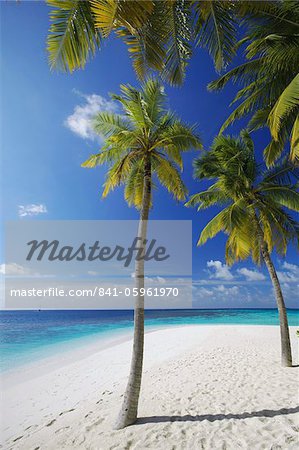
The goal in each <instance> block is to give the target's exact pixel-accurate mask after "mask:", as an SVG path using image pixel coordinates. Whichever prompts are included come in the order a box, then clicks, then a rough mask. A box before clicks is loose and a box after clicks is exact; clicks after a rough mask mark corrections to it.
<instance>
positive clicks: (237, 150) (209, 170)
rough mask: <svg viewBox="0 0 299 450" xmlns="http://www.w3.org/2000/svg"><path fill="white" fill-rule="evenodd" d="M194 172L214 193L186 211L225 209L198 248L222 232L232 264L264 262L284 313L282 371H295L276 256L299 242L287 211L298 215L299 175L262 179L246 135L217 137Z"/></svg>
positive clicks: (285, 170)
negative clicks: (286, 368) (291, 368)
mask: <svg viewBox="0 0 299 450" xmlns="http://www.w3.org/2000/svg"><path fill="white" fill-rule="evenodd" d="M194 166H195V176H196V177H198V178H208V179H211V180H215V181H214V183H213V184H212V185H211V186H210V187H209V189H207V190H205V191H202V192H199V193H198V194H195V195H193V196H192V197H191V199H190V200H189V202H188V203H187V206H196V205H198V209H199V210H201V209H203V208H207V207H209V206H212V205H216V206H217V205H221V206H222V209H221V211H220V212H219V213H218V214H217V215H216V216H215V217H214V218H213V219H212V220H211V221H210V222H209V223H208V224H207V225H206V226H205V228H204V229H203V230H202V232H201V234H200V238H199V241H198V245H202V244H204V243H205V242H206V241H207V240H208V239H210V238H213V237H214V236H216V235H217V234H218V233H219V232H221V231H223V232H224V233H226V234H227V235H228V238H227V242H226V261H227V263H228V264H232V263H234V262H235V261H238V260H243V259H246V258H248V257H249V256H250V255H251V257H252V260H253V261H254V262H255V263H256V264H260V263H261V262H262V261H264V263H265V265H266V267H267V269H268V272H269V276H270V278H271V281H272V284H273V288H274V291H275V295H276V301H277V307H278V311H279V318H280V335H281V360H282V365H283V366H291V365H292V355H291V345H290V338H289V329H288V320H287V313H286V307H285V303H284V298H283V294H282V290H281V286H280V282H279V279H278V276H277V273H276V270H275V267H274V264H273V261H272V259H271V252H272V250H273V249H274V248H275V249H276V251H277V252H278V253H279V254H282V255H285V253H286V250H287V245H288V243H289V242H290V241H292V240H294V241H297V242H299V224H298V222H296V221H295V220H294V219H293V218H292V217H291V215H290V214H289V213H288V211H287V209H288V210H291V211H299V193H298V189H297V188H298V186H297V185H296V184H295V182H294V176H295V178H296V177H298V173H297V172H296V169H294V168H293V167H292V166H290V163H289V162H287V161H286V162H284V163H283V164H281V165H280V166H277V167H276V168H274V169H272V170H268V171H266V172H264V173H262V172H261V170H260V166H259V165H258V164H257V162H256V160H255V157H254V145H253V142H252V140H251V138H250V137H249V134H248V132H246V131H243V132H242V134H241V137H240V138H235V137H229V136H224V135H219V136H217V137H216V138H215V140H214V142H213V145H212V148H211V151H209V152H205V153H203V154H202V156H201V157H199V158H198V159H197V160H195V163H194Z"/></svg>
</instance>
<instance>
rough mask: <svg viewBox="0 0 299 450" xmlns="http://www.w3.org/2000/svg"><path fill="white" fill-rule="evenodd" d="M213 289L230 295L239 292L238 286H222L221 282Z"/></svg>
mask: <svg viewBox="0 0 299 450" xmlns="http://www.w3.org/2000/svg"><path fill="white" fill-rule="evenodd" d="M214 291H215V292H221V293H223V294H224V295H231V296H234V295H237V294H239V288H238V286H232V287H227V286H224V285H223V284H221V285H220V286H217V287H215V288H214Z"/></svg>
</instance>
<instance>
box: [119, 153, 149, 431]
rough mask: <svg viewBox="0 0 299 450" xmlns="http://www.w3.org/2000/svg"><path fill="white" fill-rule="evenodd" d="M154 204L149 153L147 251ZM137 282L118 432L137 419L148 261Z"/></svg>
mask: <svg viewBox="0 0 299 450" xmlns="http://www.w3.org/2000/svg"><path fill="white" fill-rule="evenodd" d="M150 202H151V161H150V156H149V154H148V155H147V157H146V161H145V166H144V186H143V196H142V207H141V211H140V219H139V226H138V238H140V240H139V245H140V248H141V249H142V251H143V252H145V245H144V240H145V239H146V236H147V221H148V216H149V209H150ZM135 280H136V288H137V289H138V296H136V297H135V310H134V338H133V352H132V360H131V368H130V374H129V379H128V384H127V388H126V391H125V394H124V400H123V404H122V408H121V411H120V414H119V416H118V420H117V422H116V426H115V429H117V430H119V429H121V428H124V427H126V426H128V425H131V424H133V423H134V422H135V421H136V419H137V411H138V400H139V393H140V387H141V377H142V366H143V347H144V296H142V295H140V289H141V288H144V259H139V260H138V261H135Z"/></svg>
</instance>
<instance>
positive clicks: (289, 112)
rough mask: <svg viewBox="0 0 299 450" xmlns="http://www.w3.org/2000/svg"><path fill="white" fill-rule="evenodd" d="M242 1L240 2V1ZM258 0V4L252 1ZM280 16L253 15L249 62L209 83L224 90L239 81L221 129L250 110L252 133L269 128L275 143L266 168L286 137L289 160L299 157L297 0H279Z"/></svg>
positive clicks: (266, 155) (268, 151)
mask: <svg viewBox="0 0 299 450" xmlns="http://www.w3.org/2000/svg"><path fill="white" fill-rule="evenodd" d="M241 3H242V2H241ZM252 3H255V2H252ZM279 11H280V13H279V17H278V18H277V17H275V15H274V17H272V16H271V15H270V16H264V17H263V19H262V20H261V19H260V20H258V19H257V18H256V17H255V16H254V15H252V16H250V17H249V18H248V21H247V26H248V28H249V33H248V36H246V38H244V39H242V41H241V42H240V44H241V43H243V42H248V41H249V44H248V46H247V48H246V52H247V58H248V60H249V61H248V62H246V63H244V64H242V65H240V66H238V67H235V68H234V69H232V70H230V71H229V72H227V73H226V74H224V75H223V76H222V77H220V78H219V79H218V80H216V81H214V82H212V83H210V85H209V88H210V89H212V90H213V89H217V90H218V89H222V88H223V87H224V86H225V85H226V83H227V82H228V81H230V80H232V81H233V82H238V83H239V84H241V86H242V89H241V90H239V92H238V93H237V95H236V97H235V99H234V100H233V102H232V104H234V103H236V102H237V101H240V104H239V105H238V106H237V108H236V109H235V110H234V111H233V112H232V113H231V114H230V116H229V117H228V119H227V120H226V121H225V123H224V124H223V126H222V128H221V130H220V132H223V131H224V130H225V128H226V127H228V126H229V125H230V124H231V123H233V122H234V121H235V120H236V119H239V118H241V117H243V116H246V115H248V114H251V115H252V118H251V120H250V122H249V125H248V128H249V130H250V131H253V130H255V129H257V128H260V127H263V126H269V128H270V131H271V135H272V141H271V142H270V144H269V145H268V146H267V147H266V149H265V152H264V154H265V160H266V163H267V165H268V166H270V165H273V163H274V162H275V161H276V160H277V159H278V158H279V157H280V156H281V153H282V151H283V149H284V147H285V144H286V142H287V140H288V139H290V141H291V147H290V159H291V160H292V161H296V160H297V162H298V159H299V73H298V67H299V3H298V2H297V1H293V0H288V1H284V2H281V5H280V7H279Z"/></svg>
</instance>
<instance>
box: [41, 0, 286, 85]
mask: <svg viewBox="0 0 299 450" xmlns="http://www.w3.org/2000/svg"><path fill="white" fill-rule="evenodd" d="M47 3H48V4H49V6H51V7H52V9H51V11H50V21H51V26H50V33H49V36H48V52H49V59H50V65H51V67H52V68H60V69H63V70H69V71H70V72H72V71H73V70H74V69H76V68H78V67H84V66H85V64H86V62H87V60H88V58H89V56H91V55H94V54H95V52H96V50H97V49H99V48H100V46H101V41H102V40H103V39H105V38H107V37H109V35H110V34H111V33H112V32H115V33H116V35H117V36H118V37H120V38H122V39H123V40H124V41H125V43H126V44H127V45H128V49H129V53H130V56H131V57H132V60H133V65H134V68H135V71H136V74H137V76H138V77H139V78H140V79H143V78H144V77H145V75H146V74H147V73H148V72H149V71H150V70H158V71H159V72H160V74H161V76H162V78H163V79H164V80H166V81H167V82H169V83H171V84H173V85H179V84H182V82H183V81H184V77H185V73H186V67H187V64H188V61H189V60H190V58H191V57H192V54H193V49H194V47H195V46H196V45H199V46H201V47H203V48H206V49H207V50H208V51H209V53H210V54H211V56H212V58H213V60H214V64H215V68H216V70H217V71H220V70H221V69H223V68H224V67H226V66H227V64H228V63H230V62H231V60H232V58H233V57H234V55H235V53H236V42H237V33H238V29H239V25H240V20H241V19H244V18H246V21H247V18H248V17H254V18H261V17H268V18H269V17H270V18H276V19H277V18H279V20H283V18H282V15H281V10H280V8H281V1H280V0H266V1H258V2H252V1H245V0H244V1H241V2H236V1H235V0H200V1H193V0H142V1H140V0H47Z"/></svg>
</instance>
